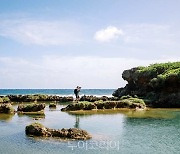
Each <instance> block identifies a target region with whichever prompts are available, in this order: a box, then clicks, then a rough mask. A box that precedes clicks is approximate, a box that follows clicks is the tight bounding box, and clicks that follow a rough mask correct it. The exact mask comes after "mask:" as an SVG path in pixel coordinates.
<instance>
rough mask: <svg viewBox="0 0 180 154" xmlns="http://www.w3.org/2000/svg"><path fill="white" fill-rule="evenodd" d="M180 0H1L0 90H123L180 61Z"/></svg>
mask: <svg viewBox="0 0 180 154" xmlns="http://www.w3.org/2000/svg"><path fill="white" fill-rule="evenodd" d="M179 8H180V1H179V0H136V1H135V0H0V88H59V89H61V88H74V87H76V86H77V85H80V86H81V87H82V88H113V89H114V88H115V89H116V88H118V87H122V86H124V85H125V84H126V82H125V81H123V79H122V72H123V70H125V69H130V68H132V67H137V66H148V65H149V64H153V63H160V62H171V61H179V60H180V9H179Z"/></svg>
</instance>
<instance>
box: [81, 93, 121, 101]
mask: <svg viewBox="0 0 180 154" xmlns="http://www.w3.org/2000/svg"><path fill="white" fill-rule="evenodd" d="M117 100H119V98H118V97H107V96H102V97H97V96H93V95H91V96H86V95H84V96H82V97H81V98H80V101H87V102H96V101H117Z"/></svg>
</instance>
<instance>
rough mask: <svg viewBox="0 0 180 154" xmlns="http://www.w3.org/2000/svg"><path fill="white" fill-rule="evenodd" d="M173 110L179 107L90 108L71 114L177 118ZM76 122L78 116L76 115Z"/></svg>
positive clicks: (71, 112)
mask: <svg viewBox="0 0 180 154" xmlns="http://www.w3.org/2000/svg"><path fill="white" fill-rule="evenodd" d="M172 111H174V112H175V111H179V109H170V110H169V109H148V110H140V111H136V110H132V109H115V110H114V109H106V110H88V111H82V110H80V111H70V112H67V113H68V114H69V115H72V116H78V117H85V116H86V117H87V116H93V115H106V114H107V115H114V114H123V115H125V116H126V117H129V118H153V119H159V118H160V119H161V118H162V119H172V118H175V117H174V114H172V113H173V112H172ZM76 122H78V118H77V117H76Z"/></svg>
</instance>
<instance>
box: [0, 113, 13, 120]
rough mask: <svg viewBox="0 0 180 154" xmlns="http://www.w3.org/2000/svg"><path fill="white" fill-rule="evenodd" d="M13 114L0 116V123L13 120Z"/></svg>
mask: <svg viewBox="0 0 180 154" xmlns="http://www.w3.org/2000/svg"><path fill="white" fill-rule="evenodd" d="M13 116H14V114H3V113H2V114H0V121H4V122H10V121H11V120H12V118H13Z"/></svg>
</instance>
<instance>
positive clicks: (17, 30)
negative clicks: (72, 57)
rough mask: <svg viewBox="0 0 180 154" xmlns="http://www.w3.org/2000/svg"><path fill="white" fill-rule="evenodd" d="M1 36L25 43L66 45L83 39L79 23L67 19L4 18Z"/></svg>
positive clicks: (0, 27) (0, 26)
mask: <svg viewBox="0 0 180 154" xmlns="http://www.w3.org/2000/svg"><path fill="white" fill-rule="evenodd" d="M0 22H1V24H0V36H3V37H6V38H10V39H13V40H16V41H18V42H21V43H23V44H36V45H45V46H46V45H64V44H73V43H74V44H76V43H80V42H81V41H82V38H81V37H82V33H81V30H80V29H81V28H80V26H79V25H77V24H75V23H72V22H67V21H41V20H28V19H26V20H23V19H20V20H2V21H0Z"/></svg>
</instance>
